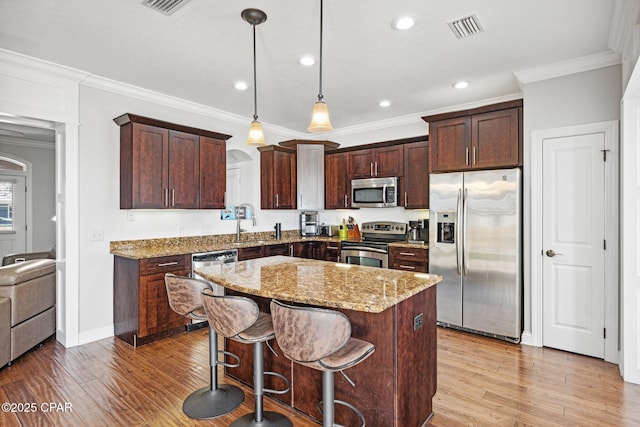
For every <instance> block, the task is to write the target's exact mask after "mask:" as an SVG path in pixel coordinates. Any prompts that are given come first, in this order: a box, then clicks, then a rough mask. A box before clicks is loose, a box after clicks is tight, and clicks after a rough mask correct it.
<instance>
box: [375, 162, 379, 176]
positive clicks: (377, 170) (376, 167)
mask: <svg viewBox="0 0 640 427" xmlns="http://www.w3.org/2000/svg"><path fill="white" fill-rule="evenodd" d="M375 164H376V169H375V170H376V175H375V176H378V162H376V163H375Z"/></svg>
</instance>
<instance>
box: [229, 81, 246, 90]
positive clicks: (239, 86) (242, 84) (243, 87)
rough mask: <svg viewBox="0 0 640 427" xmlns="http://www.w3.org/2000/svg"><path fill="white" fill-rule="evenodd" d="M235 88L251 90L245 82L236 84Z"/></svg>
mask: <svg viewBox="0 0 640 427" xmlns="http://www.w3.org/2000/svg"><path fill="white" fill-rule="evenodd" d="M233 87H235V88H236V89H238V90H247V89H248V88H249V85H247V84H246V83H245V82H236V83H235V84H234V85H233Z"/></svg>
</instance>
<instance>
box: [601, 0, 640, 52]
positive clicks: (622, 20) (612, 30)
mask: <svg viewBox="0 0 640 427" xmlns="http://www.w3.org/2000/svg"><path fill="white" fill-rule="evenodd" d="M639 18H640V2H638V1H637V0H617V1H616V3H615V7H614V10H613V16H612V17H611V25H610V26H609V42H608V45H609V49H611V50H613V51H615V52H619V53H621V54H622V57H623V58H625V57H626V53H627V52H628V50H629V49H632V48H633V47H632V46H630V44H633V39H634V37H633V33H634V31H635V27H636V25H637V24H638V19H639Z"/></svg>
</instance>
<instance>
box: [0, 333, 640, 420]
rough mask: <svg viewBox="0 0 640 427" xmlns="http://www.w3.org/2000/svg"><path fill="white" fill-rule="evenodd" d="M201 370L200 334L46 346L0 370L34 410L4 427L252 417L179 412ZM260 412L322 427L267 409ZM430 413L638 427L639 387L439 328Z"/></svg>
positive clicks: (563, 356)
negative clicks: (191, 415) (134, 342)
mask: <svg viewBox="0 0 640 427" xmlns="http://www.w3.org/2000/svg"><path fill="white" fill-rule="evenodd" d="M207 363H208V355H207V333H206V330H199V331H194V332H191V333H188V334H182V335H177V336H173V337H169V338H166V339H163V340H160V341H158V342H155V343H151V344H148V345H145V346H141V347H138V348H137V349H134V348H133V347H131V346H129V345H128V344H126V343H124V342H122V341H120V340H118V339H115V338H110V339H105V340H102V341H99V342H95V343H91V344H87V345H83V346H79V347H76V348H72V349H65V348H64V347H62V346H61V345H60V344H58V343H57V342H56V341H55V340H49V341H48V342H46V343H45V344H44V345H43V346H42V347H40V348H38V349H36V350H34V351H31V352H29V353H27V354H26V355H25V356H23V357H21V358H20V359H18V360H17V361H16V362H15V363H14V364H13V365H12V366H9V367H5V368H3V369H2V370H0V402H2V403H5V402H9V403H12V404H15V405H14V406H16V407H17V406H18V405H20V404H35V405H33V406H35V407H36V411H35V412H5V410H4V408H3V411H2V412H0V426H47V425H55V426H74V427H75V426H82V425H86V426H136V425H139V426H195V425H211V426H228V425H229V424H230V423H231V422H232V420H234V419H235V418H237V417H238V416H240V415H242V414H245V413H247V412H250V411H252V410H253V395H252V393H251V390H250V389H249V388H247V387H244V386H242V387H243V389H244V391H245V395H246V397H245V402H244V403H243V404H242V406H241V407H240V408H239V409H237V410H236V411H234V412H232V413H231V414H230V415H226V416H224V417H220V418H217V419H214V420H209V421H198V420H193V419H190V418H188V417H187V416H186V415H184V414H183V412H182V401H183V400H184V398H185V397H186V396H187V395H188V394H189V393H190V392H192V391H193V390H196V389H197V388H200V387H204V386H205V385H206V384H207V381H208V369H207V367H206V366H207ZM49 403H53V404H54V405H53V406H50V405H49ZM65 404H66V405H71V410H69V409H68V408H65ZM33 406H31V405H29V406H27V408H33ZM14 409H18V408H14ZM265 409H266V410H273V411H277V412H282V413H285V414H286V415H287V416H288V417H289V418H290V419H291V420H292V421H293V423H294V425H295V426H300V427H308V426H317V425H318V424H316V423H314V422H312V421H310V420H308V419H307V418H305V417H303V416H301V415H299V414H296V413H295V412H294V411H291V410H288V409H286V408H285V407H284V406H281V405H279V404H277V403H275V402H274V401H272V400H270V399H265ZM434 411H435V415H434V417H433V418H432V420H431V423H430V425H431V426H437V427H444V426H446V427H450V426H463V425H464V426H468V425H473V426H587V425H588V426H593V425H597V426H638V425H640V386H639V385H633V384H628V383H625V382H623V381H622V380H621V378H620V375H619V371H618V366H617V365H613V364H610V363H606V362H603V361H602V360H597V359H592V358H589V357H584V356H579V355H575V354H571V353H566V352H561V351H556V350H552V349H540V348H534V347H527V346H519V345H514V344H508V343H503V342H501V341H497V340H494V339H490V338H484V337H480V336H476V335H471V334H466V333H462V332H458V331H453V330H447V329H441V328H439V329H438V392H437V394H436V396H435V399H434ZM370 427H385V426H370ZM402 427H410V426H402Z"/></svg>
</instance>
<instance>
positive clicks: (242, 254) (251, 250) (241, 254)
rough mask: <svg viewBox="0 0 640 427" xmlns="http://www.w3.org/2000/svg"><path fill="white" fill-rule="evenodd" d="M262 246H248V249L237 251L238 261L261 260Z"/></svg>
mask: <svg viewBox="0 0 640 427" xmlns="http://www.w3.org/2000/svg"><path fill="white" fill-rule="evenodd" d="M263 248H264V247H263V246H250V247H248V248H239V249H238V261H245V260H248V259H256V258H262V257H263V256H264V255H263V254H262V253H263Z"/></svg>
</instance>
